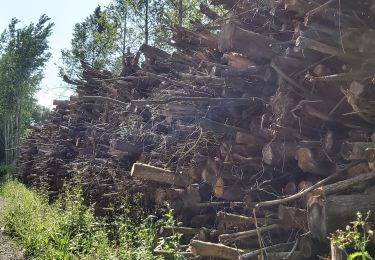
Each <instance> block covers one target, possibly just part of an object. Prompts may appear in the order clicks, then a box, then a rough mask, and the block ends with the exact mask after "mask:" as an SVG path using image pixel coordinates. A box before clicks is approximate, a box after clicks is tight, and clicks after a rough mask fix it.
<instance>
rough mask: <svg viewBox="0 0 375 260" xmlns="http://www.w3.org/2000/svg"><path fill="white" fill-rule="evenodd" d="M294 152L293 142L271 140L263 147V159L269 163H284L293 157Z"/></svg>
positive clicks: (294, 145)
mask: <svg viewBox="0 0 375 260" xmlns="http://www.w3.org/2000/svg"><path fill="white" fill-rule="evenodd" d="M295 152H296V144H295V143H293V142H279V141H276V142H271V143H268V144H266V145H265V146H264V147H263V151H262V153H263V161H264V162H265V163H267V164H269V165H285V164H286V163H288V162H289V161H290V160H293V159H294V154H295Z"/></svg>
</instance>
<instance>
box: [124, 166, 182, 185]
mask: <svg viewBox="0 0 375 260" xmlns="http://www.w3.org/2000/svg"><path fill="white" fill-rule="evenodd" d="M130 175H131V176H133V177H135V178H139V179H143V180H147V181H155V182H159V183H164V184H170V185H174V186H181V187H187V186H188V185H189V177H188V176H186V175H182V174H181V175H179V174H175V173H173V172H172V171H170V170H167V169H163V168H159V167H155V166H152V165H149V164H144V163H134V164H133V167H132V170H131V173H130Z"/></svg>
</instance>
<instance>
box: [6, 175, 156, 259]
mask: <svg viewBox="0 0 375 260" xmlns="http://www.w3.org/2000/svg"><path fill="white" fill-rule="evenodd" d="M2 194H3V196H4V199H5V205H4V209H3V210H2V214H1V218H0V220H1V223H2V225H3V226H4V228H5V230H6V231H7V232H8V233H9V234H10V235H11V236H13V237H14V238H16V240H17V241H18V242H19V244H20V246H21V247H23V248H24V250H25V254H26V256H28V257H31V258H34V259H135V260H136V259H161V258H158V257H155V256H153V255H152V250H153V248H154V243H155V234H156V223H155V221H154V218H153V217H148V218H145V219H143V221H134V220H132V219H131V218H129V217H128V216H127V214H121V215H118V216H115V217H114V220H112V221H111V222H109V221H108V220H107V221H104V220H103V219H100V218H98V217H95V215H94V213H93V209H92V207H87V206H85V204H84V201H83V196H82V191H81V189H79V188H77V187H75V186H71V187H66V189H65V193H64V196H62V197H61V198H60V199H58V200H57V201H56V202H54V203H52V204H49V202H48V197H47V196H46V195H45V194H46V193H45V192H40V191H36V190H35V189H28V188H26V187H25V186H24V185H23V184H20V183H19V182H16V181H8V182H6V183H5V184H4V186H3V188H2ZM128 211H129V210H128ZM137 222H138V223H137Z"/></svg>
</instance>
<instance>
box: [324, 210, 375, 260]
mask: <svg viewBox="0 0 375 260" xmlns="http://www.w3.org/2000/svg"><path fill="white" fill-rule="evenodd" d="M369 216H370V212H368V213H367V215H366V217H365V218H363V216H362V214H361V213H360V212H358V213H357V219H356V220H355V221H352V222H350V225H347V226H346V228H345V230H337V231H336V233H335V234H333V235H332V236H331V238H330V239H331V241H332V243H333V244H335V245H336V246H338V247H339V248H340V249H341V250H344V252H345V253H346V255H347V259H348V260H354V259H361V260H367V259H373V258H372V257H371V256H370V254H369V252H367V251H366V246H367V244H368V242H369V241H370V237H371V235H372V231H370V230H368V228H367V224H368V223H367V221H368V219H369Z"/></svg>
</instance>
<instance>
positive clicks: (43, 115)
mask: <svg viewBox="0 0 375 260" xmlns="http://www.w3.org/2000/svg"><path fill="white" fill-rule="evenodd" d="M49 113H50V110H49V108H48V107H45V106H41V105H38V104H34V105H33V109H32V114H31V117H32V121H33V123H34V124H39V125H42V124H43V123H44V122H46V120H47V119H48V115H49Z"/></svg>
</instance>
